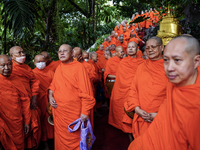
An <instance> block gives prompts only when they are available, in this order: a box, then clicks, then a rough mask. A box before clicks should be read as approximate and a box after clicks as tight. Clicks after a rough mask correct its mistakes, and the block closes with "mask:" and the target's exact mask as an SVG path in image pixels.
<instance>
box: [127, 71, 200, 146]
mask: <svg viewBox="0 0 200 150" xmlns="http://www.w3.org/2000/svg"><path fill="white" fill-rule="evenodd" d="M199 91H200V75H198V77H197V80H196V83H195V84H193V85H187V86H183V87H177V86H176V85H175V84H172V83H168V85H167V99H166V100H165V101H164V103H163V104H162V105H161V107H160V109H159V112H158V114H157V115H156V117H155V119H154V121H153V122H152V124H151V125H150V126H149V128H148V130H147V131H146V132H145V133H144V134H143V135H142V136H140V137H138V138H137V139H135V140H134V141H133V142H132V143H131V144H130V146H129V150H166V149H171V150H175V149H177V150H198V149H200V142H199V141H200V128H199V124H200V119H199V118H200V101H199V97H200V92H199Z"/></svg>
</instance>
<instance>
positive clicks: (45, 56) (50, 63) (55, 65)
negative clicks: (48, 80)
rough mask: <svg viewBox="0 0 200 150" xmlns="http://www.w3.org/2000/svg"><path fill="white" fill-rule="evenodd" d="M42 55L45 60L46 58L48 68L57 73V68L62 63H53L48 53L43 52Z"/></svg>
mask: <svg viewBox="0 0 200 150" xmlns="http://www.w3.org/2000/svg"><path fill="white" fill-rule="evenodd" d="M41 55H43V56H44V58H45V62H46V68H48V69H50V70H52V71H53V72H55V71H56V68H57V67H58V65H59V64H60V63H61V62H60V61H59V60H58V61H52V60H51V57H50V55H49V53H48V52H46V51H43V52H41Z"/></svg>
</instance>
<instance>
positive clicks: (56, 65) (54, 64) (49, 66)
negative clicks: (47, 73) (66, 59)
mask: <svg viewBox="0 0 200 150" xmlns="http://www.w3.org/2000/svg"><path fill="white" fill-rule="evenodd" d="M60 63H61V61H60V60H57V61H52V62H51V63H50V64H49V65H48V66H46V69H48V70H52V71H53V72H55V71H56V68H57V67H58V65H59V64H60Z"/></svg>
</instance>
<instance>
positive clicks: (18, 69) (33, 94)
mask: <svg viewBox="0 0 200 150" xmlns="http://www.w3.org/2000/svg"><path fill="white" fill-rule="evenodd" d="M10 56H11V58H12V61H13V71H12V74H13V75H15V76H18V77H19V78H20V80H21V81H22V83H23V85H24V86H25V88H26V91H27V92H28V96H29V99H30V100H31V104H30V108H31V124H30V132H29V134H27V135H26V137H25V148H37V147H38V146H39V142H40V139H41V124H40V114H41V112H40V109H39V108H38V107H37V94H38V92H39V84H40V81H39V80H37V79H36V78H35V76H34V73H33V71H32V70H31V68H30V67H29V66H28V65H26V64H25V63H24V62H25V59H26V55H25V53H24V51H23V49H22V48H21V47H19V46H14V47H12V48H11V49H10Z"/></svg>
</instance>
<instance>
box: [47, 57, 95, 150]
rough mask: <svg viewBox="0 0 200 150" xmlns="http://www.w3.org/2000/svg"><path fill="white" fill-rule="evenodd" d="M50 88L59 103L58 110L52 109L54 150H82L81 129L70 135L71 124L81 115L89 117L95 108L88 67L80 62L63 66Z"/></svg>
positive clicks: (59, 68) (57, 72) (57, 71)
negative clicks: (80, 143) (69, 127)
mask: <svg viewBox="0 0 200 150" xmlns="http://www.w3.org/2000/svg"><path fill="white" fill-rule="evenodd" d="M49 88H50V89H51V90H52V91H53V96H54V99H55V101H56V103H57V108H55V109H54V108H53V118H54V135H55V137H54V139H55V140H54V141H55V150H62V149H69V150H71V149H73V150H77V149H78V150H79V149H80V148H79V142H80V129H79V130H77V131H76V132H73V133H69V131H68V125H69V124H70V123H72V122H73V121H75V120H76V119H78V118H80V115H81V113H82V114H84V115H88V116H90V115H91V113H90V112H91V110H92V109H93V107H94V105H95V99H94V97H93V91H92V87H91V82H90V78H89V76H88V73H87V71H86V69H85V67H84V66H83V65H82V64H81V63H80V62H77V61H73V62H71V63H68V64H63V63H61V64H60V65H59V66H58V68H57V70H56V72H55V74H54V78H53V81H52V83H51V85H50V87H49ZM91 122H93V118H91Z"/></svg>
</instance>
